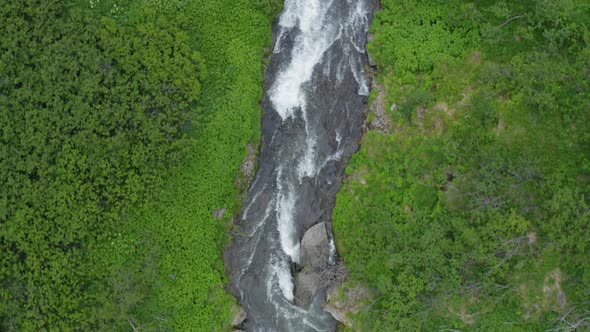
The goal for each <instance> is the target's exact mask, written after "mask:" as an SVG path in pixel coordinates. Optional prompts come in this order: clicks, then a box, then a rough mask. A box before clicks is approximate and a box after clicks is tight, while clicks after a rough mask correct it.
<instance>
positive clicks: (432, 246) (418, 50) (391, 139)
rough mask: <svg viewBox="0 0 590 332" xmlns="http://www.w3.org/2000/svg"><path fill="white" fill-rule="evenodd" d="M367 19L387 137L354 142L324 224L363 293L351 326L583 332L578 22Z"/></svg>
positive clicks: (542, 14) (580, 14) (576, 9)
mask: <svg viewBox="0 0 590 332" xmlns="http://www.w3.org/2000/svg"><path fill="white" fill-rule="evenodd" d="M382 4H383V7H382V10H381V11H379V12H378V13H377V14H376V17H375V23H374V24H373V26H372V27H371V31H372V32H373V33H374V34H375V36H374V41H373V42H372V44H370V45H369V49H370V51H371V54H372V55H374V58H375V61H376V62H377V65H378V73H377V77H376V79H377V80H378V82H380V83H383V84H384V86H385V91H386V92H385V93H386V100H387V101H388V103H389V105H386V109H390V107H389V106H390V105H392V104H395V107H392V108H391V109H393V111H392V112H389V116H390V118H391V120H392V121H391V128H390V132H391V133H390V134H384V133H380V132H375V131H371V132H368V133H367V136H366V138H365V141H364V142H363V146H362V148H361V150H360V151H359V152H358V153H357V154H356V155H355V156H354V157H353V159H352V161H351V163H350V165H349V167H348V169H347V180H346V182H345V185H344V187H343V189H342V191H341V192H340V193H339V194H338V196H337V204H336V208H335V211H334V231H335V236H336V239H337V244H338V249H339V251H340V253H341V254H342V256H343V258H344V260H345V263H346V265H347V267H348V269H349V270H350V273H351V277H352V278H353V279H355V280H359V281H362V282H364V283H365V284H366V285H367V286H368V287H369V288H371V289H372V290H374V292H375V299H374V302H372V303H371V305H370V306H367V307H366V308H365V309H364V310H362V311H361V312H360V313H359V314H358V315H356V316H355V317H356V320H358V322H359V323H360V324H361V326H362V328H363V330H367V331H391V330H396V331H398V330H399V331H407V330H412V331H415V330H427V331H430V330H439V329H443V330H444V329H453V330H456V329H460V330H483V331H508V330H509V331H533V330H544V329H551V328H558V329H566V330H567V329H568V328H570V329H571V328H573V327H575V326H579V327H583V326H587V323H586V321H587V320H588V317H587V312H588V310H589V304H588V302H587V299H588V295H589V294H590V293H589V292H590V279H589V278H588V275H589V271H590V265H589V264H588V262H587V257H589V256H588V255H589V254H590V252H589V251H588V239H589V238H590V237H589V236H590V233H589V231H590V230H589V228H588V216H589V214H588V209H587V206H588V203H589V202H588V197H589V194H590V187H589V183H588V180H587V179H588V176H587V174H588V170H587V168H588V162H589V161H590V160H589V159H588V156H589V155H588V139H587V137H588V133H590V127H589V126H588V123H589V122H588V116H589V114H590V113H589V112H588V110H589V107H590V104H589V102H588V101H589V100H590V89H589V85H588V84H589V83H590V76H589V74H590V67H589V66H588V53H587V52H588V49H589V47H588V43H589V41H590V39H589V38H588V36H589V27H590V19H589V18H590V15H588V14H589V13H590V12H589V11H588V10H589V9H590V7H589V6H588V5H587V3H586V2H584V1H575V0H572V1H566V2H560V1H545V0H543V1H541V0H540V1H530V2H512V1H498V2H491V1H489V2H486V1H484V2H470V1H445V2H438V1H384V2H383V3H382ZM576 324H578V325H576ZM585 324H586V325H585Z"/></svg>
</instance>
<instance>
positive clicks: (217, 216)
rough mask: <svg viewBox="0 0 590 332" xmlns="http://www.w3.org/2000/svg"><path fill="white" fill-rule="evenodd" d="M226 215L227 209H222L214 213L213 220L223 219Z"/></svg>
mask: <svg viewBox="0 0 590 332" xmlns="http://www.w3.org/2000/svg"><path fill="white" fill-rule="evenodd" d="M224 215H225V208H221V209H217V210H215V211H213V218H215V219H217V220H221V219H223V216H224Z"/></svg>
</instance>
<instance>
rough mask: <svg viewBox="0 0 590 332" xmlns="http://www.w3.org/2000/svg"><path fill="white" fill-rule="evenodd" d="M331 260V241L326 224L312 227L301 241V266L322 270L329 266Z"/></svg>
mask: <svg viewBox="0 0 590 332" xmlns="http://www.w3.org/2000/svg"><path fill="white" fill-rule="evenodd" d="M329 258H330V241H329V240H328V232H327V231H326V223H324V222H322V223H319V224H316V225H314V226H312V227H311V228H310V229H308V230H307V231H306V232H305V234H304V235H303V239H302V240H301V266H302V267H303V268H305V267H309V268H312V269H316V270H317V269H321V268H323V267H324V266H325V265H326V264H328V259H329Z"/></svg>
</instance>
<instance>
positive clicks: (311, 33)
mask: <svg viewBox="0 0 590 332" xmlns="http://www.w3.org/2000/svg"><path fill="white" fill-rule="evenodd" d="M331 3H332V1H324V0H286V1H285V10H284V12H283V15H281V18H280V20H279V25H280V26H281V33H279V35H282V33H283V30H284V29H291V28H293V27H295V26H297V27H298V28H299V30H300V31H301V34H300V35H299V36H298V37H297V38H296V40H295V44H294V46H293V50H292V58H291V62H290V63H289V65H288V66H287V67H286V68H285V69H284V70H283V71H281V72H280V73H279V74H278V75H277V80H276V82H275V84H274V86H273V87H272V88H271V89H270V92H269V93H270V99H271V101H272V103H273V106H274V108H275V110H276V111H277V112H278V113H279V115H280V116H281V118H282V119H283V120H286V119H287V118H289V117H291V116H292V115H293V112H294V110H295V109H296V108H298V107H303V106H304V105H305V96H304V94H303V91H302V90H301V89H302V85H303V84H304V83H305V82H308V81H309V80H310V79H311V76H312V74H313V69H314V67H315V66H316V64H318V63H319V62H320V60H321V59H322V56H323V54H324V53H325V52H326V50H327V49H328V48H329V47H330V46H331V45H332V43H333V42H334V41H336V40H337V39H338V38H339V36H340V34H339V33H338V29H336V28H335V24H334V23H333V22H326V20H325V17H326V14H327V12H328V9H329V8H330V5H331ZM277 48H280V43H277V45H275V52H277V51H278V49H277Z"/></svg>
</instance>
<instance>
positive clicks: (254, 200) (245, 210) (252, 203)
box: [242, 178, 266, 220]
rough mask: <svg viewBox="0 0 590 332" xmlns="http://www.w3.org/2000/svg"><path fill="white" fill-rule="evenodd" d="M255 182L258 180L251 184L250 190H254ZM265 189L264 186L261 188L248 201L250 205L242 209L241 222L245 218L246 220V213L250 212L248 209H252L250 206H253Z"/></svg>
mask: <svg viewBox="0 0 590 332" xmlns="http://www.w3.org/2000/svg"><path fill="white" fill-rule="evenodd" d="M256 181H258V178H256V180H255V182H254V183H253V184H252V188H254V185H256ZM265 189H266V185H264V186H263V187H262V189H260V191H259V192H257V193H256V194H255V195H254V196H253V197H252V199H251V200H250V203H249V204H248V205H247V206H246V207H245V208H244V212H242V220H246V218H248V211H249V210H250V208H251V207H252V205H254V202H256V200H257V199H258V197H259V196H260V194H262V192H263V191H264V190H265Z"/></svg>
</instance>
